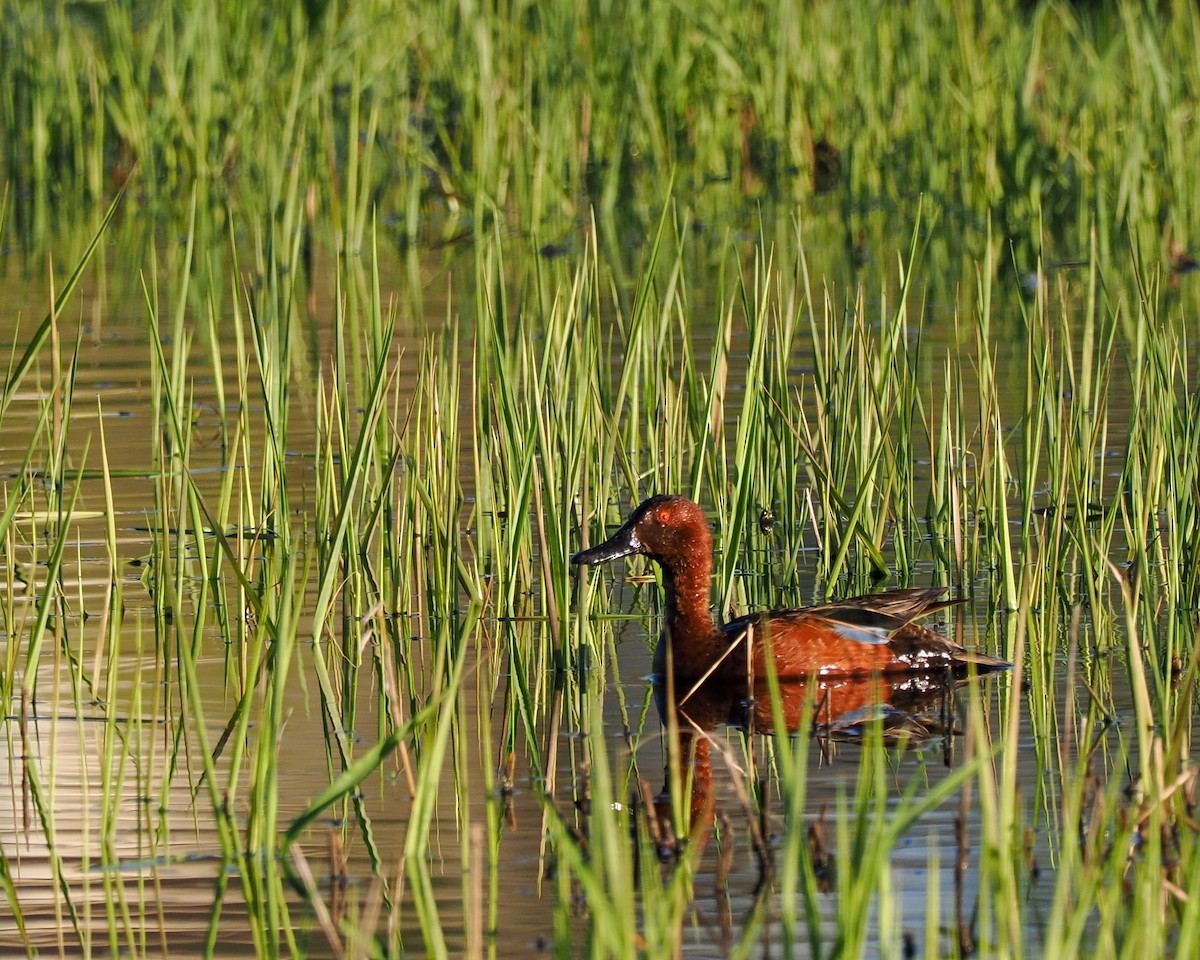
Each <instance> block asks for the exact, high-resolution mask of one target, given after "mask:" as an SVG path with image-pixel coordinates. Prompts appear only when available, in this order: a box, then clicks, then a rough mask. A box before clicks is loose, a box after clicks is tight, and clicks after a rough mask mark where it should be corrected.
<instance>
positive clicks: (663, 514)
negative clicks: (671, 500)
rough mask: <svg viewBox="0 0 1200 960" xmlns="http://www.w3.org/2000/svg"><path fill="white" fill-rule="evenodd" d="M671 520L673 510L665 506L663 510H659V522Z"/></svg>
mask: <svg viewBox="0 0 1200 960" xmlns="http://www.w3.org/2000/svg"><path fill="white" fill-rule="evenodd" d="M670 520H671V511H670V510H667V509H666V508H665V507H664V508H663V509H662V510H659V511H658V522H659V523H668V522H670Z"/></svg>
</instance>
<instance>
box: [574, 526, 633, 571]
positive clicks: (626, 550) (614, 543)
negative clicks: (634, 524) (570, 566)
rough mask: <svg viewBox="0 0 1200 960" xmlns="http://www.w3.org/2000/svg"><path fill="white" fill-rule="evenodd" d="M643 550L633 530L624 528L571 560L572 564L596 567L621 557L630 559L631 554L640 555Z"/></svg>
mask: <svg viewBox="0 0 1200 960" xmlns="http://www.w3.org/2000/svg"><path fill="white" fill-rule="evenodd" d="M641 550H642V544H641V541H640V540H638V538H637V535H636V534H635V533H634V532H633V529H632V528H631V527H622V528H621V529H620V530H618V531H617V532H616V533H614V534H613V535H612V536H611V537H609V538H608V539H607V540H605V541H604V542H603V543H602V544H600V545H599V546H597V547H592V548H591V549H590V550H580V551H579V553H577V554H575V556H573V557H572V558H571V562H572V563H579V564H583V566H585V567H594V566H595V565H596V564H598V563H608V561H609V560H617V559H620V558H621V557H628V556H629V555H630V554H634V553H640V552H641Z"/></svg>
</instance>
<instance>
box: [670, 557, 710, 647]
mask: <svg viewBox="0 0 1200 960" xmlns="http://www.w3.org/2000/svg"><path fill="white" fill-rule="evenodd" d="M705 561H707V562H705ZM662 570H663V586H664V587H665V588H666V593H667V630H668V631H669V632H670V633H672V634H674V635H675V636H678V637H687V638H688V639H689V640H691V641H696V640H700V639H702V638H703V639H707V638H709V637H711V636H713V635H714V634H716V632H717V625H716V624H715V623H714V622H713V616H712V609H711V608H710V607H709V587H710V584H711V581H712V563H711V560H709V559H708V558H707V557H705V558H704V561H701V560H695V561H692V560H684V561H681V562H677V563H673V564H671V565H670V566H667V565H664V566H663V568H662Z"/></svg>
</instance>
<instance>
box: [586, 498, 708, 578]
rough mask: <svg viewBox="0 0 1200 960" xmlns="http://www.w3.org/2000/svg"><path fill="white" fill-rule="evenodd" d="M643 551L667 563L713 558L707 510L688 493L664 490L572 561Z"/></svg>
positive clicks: (591, 562) (593, 561)
mask: <svg viewBox="0 0 1200 960" xmlns="http://www.w3.org/2000/svg"><path fill="white" fill-rule="evenodd" d="M635 553H640V554H642V555H643V556H647V557H649V558H650V559H651V560H657V561H658V562H659V563H661V564H663V565H664V566H667V567H676V566H680V565H682V564H683V563H685V562H687V561H697V560H699V561H700V562H702V563H708V562H710V561H711V559H712V532H711V531H710V530H709V529H708V521H707V520H705V519H704V511H703V510H701V509H700V507H699V506H698V505H696V504H695V503H693V502H692V501H691V500H688V499H687V498H686V497H679V496H674V495H671V494H662V493H660V494H659V495H658V496H655V497H651V498H650V499H649V500H647V501H645V502H644V503H642V505H641V506H639V507H638V508H637V509H636V510H634V511H633V513H632V514H630V515H629V519H628V520H626V521H625V523H624V525H623V526H622V527H621V529H620V530H618V531H617V532H616V533H614V534H613V535H612V536H611V537H609V538H608V539H607V540H605V541H604V542H603V543H602V544H600V545H599V546H596V547H592V548H591V549H590V550H582V551H580V552H579V553H577V554H575V556H573V557H572V558H571V562H572V563H579V564H583V565H585V566H589V567H592V566H595V565H596V564H598V563H607V562H608V561H609V560H616V559H618V558H619V557H628V556H630V555H632V554H635Z"/></svg>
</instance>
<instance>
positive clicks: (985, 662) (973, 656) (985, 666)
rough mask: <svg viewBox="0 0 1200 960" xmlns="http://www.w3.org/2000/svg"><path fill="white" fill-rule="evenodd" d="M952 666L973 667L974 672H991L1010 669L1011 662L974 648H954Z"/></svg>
mask: <svg viewBox="0 0 1200 960" xmlns="http://www.w3.org/2000/svg"><path fill="white" fill-rule="evenodd" d="M953 660H954V666H955V668H956V669H958V670H966V669H971V668H973V669H974V670H975V672H976V673H991V672H992V671H994V670H1011V669H1012V664H1011V663H1009V662H1008V661H1007V660H1002V659H1000V657H993V656H989V655H988V654H986V653H978V652H976V651H975V650H961V649H960V650H955V651H954V655H953Z"/></svg>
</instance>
